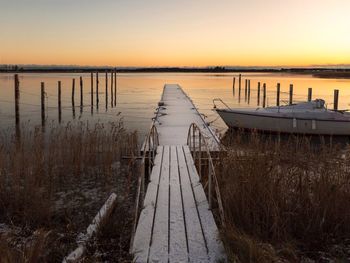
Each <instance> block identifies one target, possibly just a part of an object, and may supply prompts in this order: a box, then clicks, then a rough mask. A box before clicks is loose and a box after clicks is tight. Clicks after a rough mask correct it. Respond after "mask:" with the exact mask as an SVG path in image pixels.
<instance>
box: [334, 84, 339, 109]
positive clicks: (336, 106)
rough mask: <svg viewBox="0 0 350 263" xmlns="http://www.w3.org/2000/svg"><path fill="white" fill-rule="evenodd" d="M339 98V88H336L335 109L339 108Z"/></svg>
mask: <svg viewBox="0 0 350 263" xmlns="http://www.w3.org/2000/svg"><path fill="white" fill-rule="evenodd" d="M338 99H339V90H337V89H335V90H334V110H335V111H337V110H338Z"/></svg>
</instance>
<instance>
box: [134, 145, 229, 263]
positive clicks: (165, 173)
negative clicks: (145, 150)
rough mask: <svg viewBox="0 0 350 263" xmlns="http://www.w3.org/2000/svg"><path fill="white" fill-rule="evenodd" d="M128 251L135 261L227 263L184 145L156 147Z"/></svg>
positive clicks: (210, 213) (217, 232)
mask: <svg viewBox="0 0 350 263" xmlns="http://www.w3.org/2000/svg"><path fill="white" fill-rule="evenodd" d="M132 252H133V254H134V260H135V262H219V261H220V262H222V261H225V260H226V256H225V252H224V248H223V244H222V242H221V240H220V237H219V231H218V228H217V226H216V223H215V220H214V217H213V214H212V212H211V211H210V210H209V205H208V202H207V199H206V196H205V193H204V190H203V187H202V185H201V183H200V181H199V176H198V173H197V171H196V167H195V165H194V163H193V159H192V156H191V153H190V150H189V148H188V146H186V145H165V146H159V147H158V148H157V154H156V157H155V161H154V166H153V169H152V173H151V176H150V182H149V184H148V188H147V193H146V197H145V200H144V206H143V210H142V211H141V215H140V218H139V222H138V226H137V229H136V233H135V238H134V243H133V248H132Z"/></svg>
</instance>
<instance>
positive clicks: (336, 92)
mask: <svg viewBox="0 0 350 263" xmlns="http://www.w3.org/2000/svg"><path fill="white" fill-rule="evenodd" d="M241 90H242V75H241V74H239V76H238V101H239V102H240V100H241ZM232 91H233V96H235V92H236V77H233V80H232ZM250 93H251V88H250V80H249V79H245V85H244V98H245V101H246V102H247V103H248V104H249V103H250ZM280 94H281V84H280V83H277V86H276V106H280ZM260 97H261V82H258V89H257V104H258V106H260ZM311 100H312V88H308V95H307V101H311ZM338 101H339V90H337V89H335V90H334V104H333V105H334V110H338ZM292 104H293V84H290V85H289V105H292ZM262 107H264V108H265V107H266V83H263V85H262Z"/></svg>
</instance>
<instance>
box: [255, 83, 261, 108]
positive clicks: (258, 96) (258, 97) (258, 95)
mask: <svg viewBox="0 0 350 263" xmlns="http://www.w3.org/2000/svg"><path fill="white" fill-rule="evenodd" d="M260 85H261V84H260V82H258V94H257V96H256V97H257V99H258V106H260Z"/></svg>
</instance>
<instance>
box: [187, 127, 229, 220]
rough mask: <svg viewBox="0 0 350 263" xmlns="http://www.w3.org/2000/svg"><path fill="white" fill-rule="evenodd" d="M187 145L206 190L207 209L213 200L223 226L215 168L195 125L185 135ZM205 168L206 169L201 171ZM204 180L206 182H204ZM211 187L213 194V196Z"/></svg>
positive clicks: (199, 130) (206, 146) (200, 132)
mask: <svg viewBox="0 0 350 263" xmlns="http://www.w3.org/2000/svg"><path fill="white" fill-rule="evenodd" d="M187 145H188V146H189V148H190V151H191V153H192V157H193V161H194V163H195V165H196V167H197V169H198V174H199V177H200V180H201V183H202V184H203V187H204V191H205V190H207V197H208V201H209V209H212V208H213V200H214V199H215V201H216V202H217V205H218V209H219V214H220V219H221V224H222V225H223V226H224V225H225V216H224V209H223V205H222V200H221V194H220V188H219V184H218V180H217V177H216V173H215V166H214V162H213V158H212V156H211V153H210V150H209V146H208V143H207V141H206V139H205V136H204V135H203V133H202V131H201V129H200V128H199V127H198V126H197V124H195V123H192V124H191V126H190V128H189V130H188V135H187ZM203 167H206V168H207V169H203ZM205 179H206V181H204V180H205ZM213 187H214V190H215V193H214V195H213Z"/></svg>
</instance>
